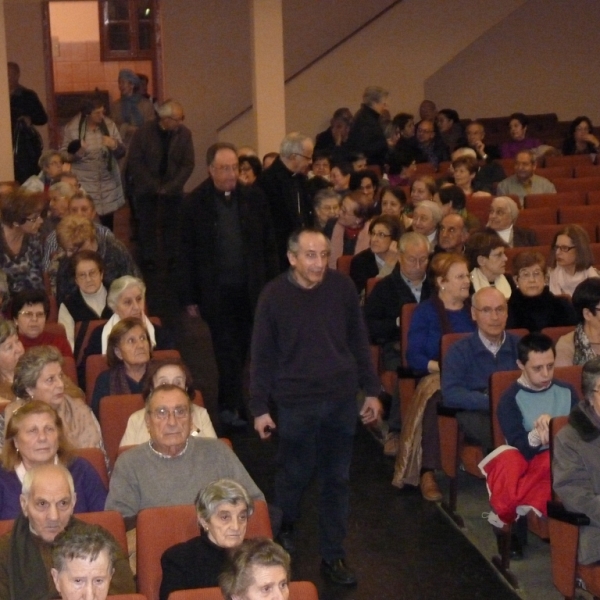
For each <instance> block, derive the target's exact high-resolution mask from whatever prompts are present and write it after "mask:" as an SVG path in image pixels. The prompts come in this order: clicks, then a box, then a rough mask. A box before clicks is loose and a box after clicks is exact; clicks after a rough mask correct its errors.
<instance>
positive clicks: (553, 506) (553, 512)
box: [548, 500, 590, 527]
mask: <svg viewBox="0 0 600 600" xmlns="http://www.w3.org/2000/svg"><path fill="white" fill-rule="evenodd" d="M548 517H549V518H550V519H556V520H557V521H562V522H563V523H570V524H571V525H576V526H577V527H581V526H582V525H589V524H590V518H589V517H588V516H587V515H586V514H584V513H578V512H572V511H570V510H567V509H566V508H565V507H564V504H563V503H562V502H557V501H556V500H550V501H549V502H548Z"/></svg>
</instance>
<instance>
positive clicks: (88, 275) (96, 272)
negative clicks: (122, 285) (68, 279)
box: [75, 269, 100, 279]
mask: <svg viewBox="0 0 600 600" xmlns="http://www.w3.org/2000/svg"><path fill="white" fill-rule="evenodd" d="M98 275H100V271H99V270H98V269H94V270H93V271H89V272H87V273H77V275H76V276H75V278H76V279H96V277H98Z"/></svg>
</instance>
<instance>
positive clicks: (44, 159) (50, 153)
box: [38, 150, 65, 169]
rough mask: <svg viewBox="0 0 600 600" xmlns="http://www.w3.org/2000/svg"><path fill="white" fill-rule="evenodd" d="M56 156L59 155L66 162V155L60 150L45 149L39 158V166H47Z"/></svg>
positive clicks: (42, 167) (41, 167)
mask: <svg viewBox="0 0 600 600" xmlns="http://www.w3.org/2000/svg"><path fill="white" fill-rule="evenodd" d="M55 156H58V158H60V160H61V161H62V162H65V160H64V157H63V155H62V154H61V153H60V151H59V150H44V151H43V152H42V155H41V156H40V159H39V160H38V167H39V168H40V169H44V168H46V167H47V166H48V165H49V164H50V161H51V160H52V159H53V158H54V157H55Z"/></svg>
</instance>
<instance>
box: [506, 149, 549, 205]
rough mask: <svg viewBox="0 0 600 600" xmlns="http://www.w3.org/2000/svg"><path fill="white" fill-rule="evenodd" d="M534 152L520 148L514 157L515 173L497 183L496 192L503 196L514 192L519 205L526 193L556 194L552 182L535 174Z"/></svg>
mask: <svg viewBox="0 0 600 600" xmlns="http://www.w3.org/2000/svg"><path fill="white" fill-rule="evenodd" d="M536 166H537V165H536V162H535V154H534V153H533V152H532V151H531V150H522V151H521V152H519V153H518V154H517V156H516V157H515V174H514V175H511V176H510V177H507V178H506V179H504V180H503V181H501V182H500V183H499V184H498V189H497V193H498V194H499V195H502V196H505V195H507V194H516V195H517V196H519V200H520V202H521V206H523V201H524V198H525V196H526V195H527V194H556V188H555V187H554V184H553V183H552V182H551V181H550V180H549V179H546V178H545V177H540V176H539V175H536V174H535V169H536Z"/></svg>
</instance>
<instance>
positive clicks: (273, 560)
mask: <svg viewBox="0 0 600 600" xmlns="http://www.w3.org/2000/svg"><path fill="white" fill-rule="evenodd" d="M289 582H290V555H289V554H288V553H287V552H286V551H285V550H284V549H283V548H282V547H281V546H279V545H278V544H276V543H275V542H273V541H272V540H269V539H266V538H254V539H252V540H246V541H245V542H244V543H243V544H242V545H241V546H240V547H239V548H238V549H237V550H235V551H234V552H232V554H231V557H230V560H229V564H228V565H227V567H226V568H225V571H224V572H223V574H222V575H221V577H220V583H221V592H222V593H223V597H224V598H226V599H227V600H258V599H259V598H270V599H272V600H287V599H288V598H289V597H290V590H289Z"/></svg>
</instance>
